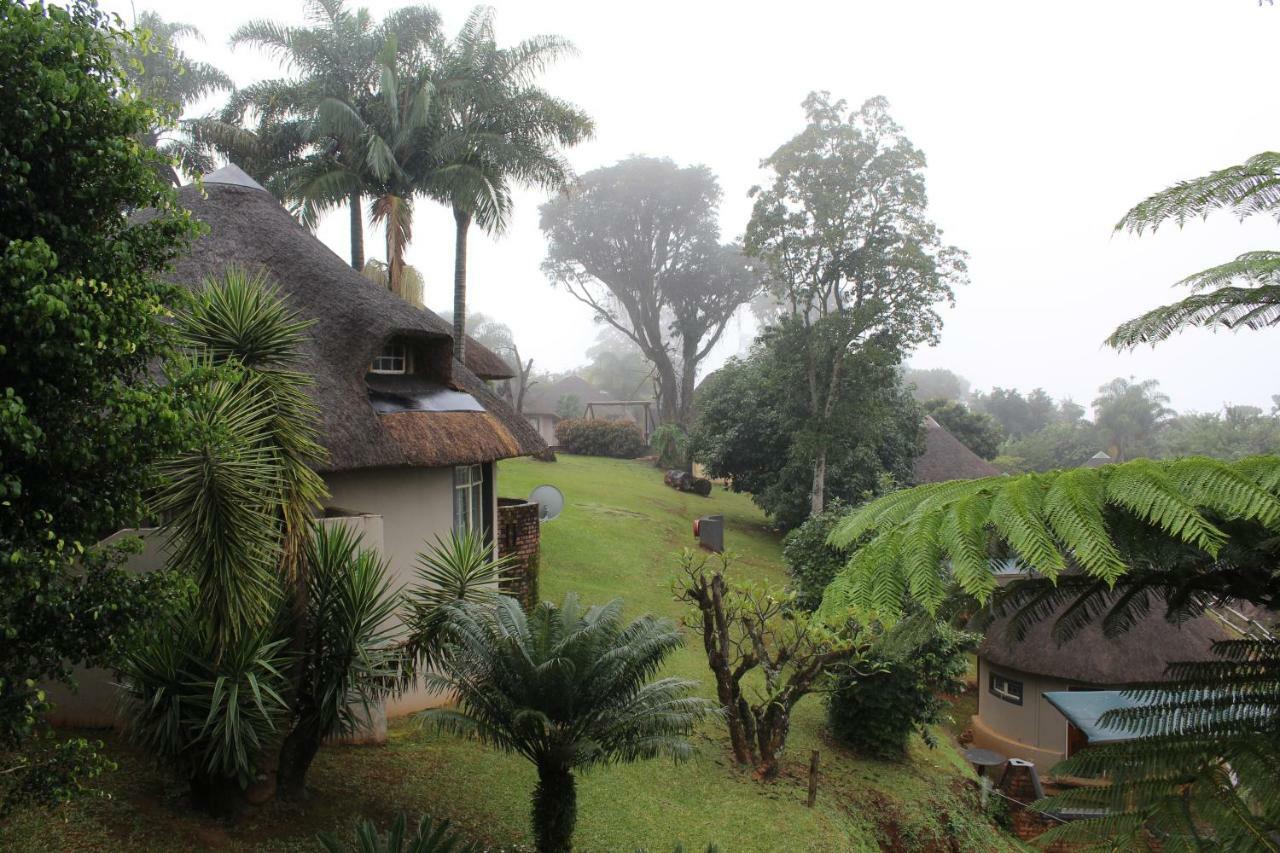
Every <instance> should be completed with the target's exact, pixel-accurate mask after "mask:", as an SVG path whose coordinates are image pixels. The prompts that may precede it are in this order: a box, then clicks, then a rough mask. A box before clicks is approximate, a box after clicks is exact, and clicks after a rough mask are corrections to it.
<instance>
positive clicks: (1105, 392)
mask: <svg viewBox="0 0 1280 853" xmlns="http://www.w3.org/2000/svg"><path fill="white" fill-rule="evenodd" d="M1168 402H1169V396H1168V395H1167V394H1164V393H1162V392H1161V391H1160V383H1159V381H1157V380H1155V379H1147V380H1144V381H1142V382H1135V381H1133V379H1132V378H1130V379H1125V378H1123V377H1118V378H1116V379H1112V380H1111V381H1110V382H1108V383H1107V384H1106V385H1103V386H1101V387H1100V388H1099V389H1098V397H1097V399H1095V400H1094V401H1093V408H1094V411H1095V413H1096V417H1095V418H1094V422H1095V423H1096V424H1097V426H1098V430H1099V431H1100V432H1101V434H1102V435H1103V436H1104V438H1105V440H1106V442H1107V451H1108V453H1109V455H1110V456H1111V458H1112V459H1114V460H1116V461H1117V462H1124V461H1127V460H1129V459H1132V458H1134V457H1135V456H1138V455H1141V454H1142V453H1144V452H1146V451H1148V450H1149V449H1150V443H1151V439H1152V438H1153V437H1154V436H1155V434H1156V431H1157V430H1159V429H1160V428H1161V427H1163V426H1164V425H1165V424H1166V423H1167V422H1168V420H1169V419H1170V418H1171V417H1173V416H1174V414H1176V413H1175V412H1174V411H1173V409H1170V408H1169V406H1168V405H1167V404H1168Z"/></svg>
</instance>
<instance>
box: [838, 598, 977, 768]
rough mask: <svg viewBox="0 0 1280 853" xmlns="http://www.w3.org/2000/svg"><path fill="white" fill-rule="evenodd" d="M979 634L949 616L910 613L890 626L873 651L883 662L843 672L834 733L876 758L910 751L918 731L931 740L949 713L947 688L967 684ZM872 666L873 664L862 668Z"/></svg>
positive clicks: (875, 660)
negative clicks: (940, 619)
mask: <svg viewBox="0 0 1280 853" xmlns="http://www.w3.org/2000/svg"><path fill="white" fill-rule="evenodd" d="M978 640H979V637H978V635H977V634H971V633H968V632H966V631H961V630H958V629H956V628H953V627H951V626H950V625H948V624H946V623H945V622H937V623H930V622H927V621H922V618H917V619H910V620H908V621H906V622H903V623H900V625H899V626H898V627H897V628H895V629H893V630H892V631H890V632H889V633H888V634H887V635H886V638H885V641H884V642H882V643H879V644H877V647H876V648H875V649H874V650H873V651H872V652H871V653H870V654H869V655H868V658H867V661H868V663H871V664H876V665H878V667H879V668H878V669H876V671H873V672H872V673H871V674H870V675H859V674H857V673H855V672H848V673H845V674H843V675H841V676H840V677H839V678H838V679H837V681H836V685H835V689H834V690H833V691H832V692H831V694H830V697H829V698H828V700H827V723H828V724H829V725H830V726H831V733H832V734H833V735H835V737H836V739H837V740H839V741H840V742H841V743H844V744H845V745H846V746H849V747H852V748H853V749H855V750H857V751H858V752H860V753H862V754H863V755H867V756H870V757H873V758H883V759H891V760H892V759H901V758H903V757H905V756H906V752H907V745H908V743H909V742H910V739H911V733H912V731H919V733H920V736H921V737H922V738H924V741H925V743H927V744H928V745H929V746H933V745H934V739H933V736H932V735H931V733H930V732H929V729H928V727H929V726H930V725H933V724H935V723H939V722H942V721H943V719H944V718H945V715H944V709H945V708H946V700H945V699H944V698H942V696H941V694H944V693H957V692H959V691H960V690H961V689H963V687H964V684H963V682H962V681H961V676H963V675H964V673H965V670H966V669H967V664H968V661H967V655H968V654H969V653H970V652H972V651H973V650H974V649H976V648H977V647H978ZM861 669H862V670H863V671H864V672H866V670H867V667H862V668H861Z"/></svg>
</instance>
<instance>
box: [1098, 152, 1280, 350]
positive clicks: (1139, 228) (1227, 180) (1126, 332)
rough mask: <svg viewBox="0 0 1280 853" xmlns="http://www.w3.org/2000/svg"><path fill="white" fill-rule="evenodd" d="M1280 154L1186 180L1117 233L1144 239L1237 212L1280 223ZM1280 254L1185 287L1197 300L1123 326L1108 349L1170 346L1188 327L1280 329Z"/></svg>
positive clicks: (1261, 254) (1135, 212) (1205, 275)
mask: <svg viewBox="0 0 1280 853" xmlns="http://www.w3.org/2000/svg"><path fill="white" fill-rule="evenodd" d="M1278 187H1280V154H1277V153H1275V152H1273V151H1266V152H1263V153H1262V154H1257V155H1255V156H1253V157H1250V158H1249V159H1248V160H1246V161H1245V162H1244V163H1242V164H1240V165H1238V166H1228V167H1227V168H1225V169H1220V170H1218V171H1216V172H1211V173H1209V174H1208V175H1205V176H1204V177H1201V178H1195V179H1192V180H1189V181H1182V182H1180V183H1177V184H1174V185H1173V186H1172V187H1169V188H1168V189H1166V190H1163V191H1161V192H1158V193H1156V194H1155V195H1153V196H1150V197H1149V198H1147V199H1144V200H1143V201H1142V202H1141V203H1139V204H1138V205H1137V206H1136V207H1134V208H1133V209H1132V210H1130V211H1129V212H1128V213H1127V214H1125V216H1124V218H1123V219H1121V220H1120V222H1119V224H1117V225H1116V230H1117V231H1125V230H1127V231H1131V232H1133V233H1135V234H1142V233H1144V232H1145V231H1147V230H1148V229H1150V230H1151V231H1153V232H1154V231H1155V230H1156V229H1157V228H1159V227H1160V225H1162V224H1164V223H1165V222H1168V221H1170V220H1172V221H1174V222H1175V223H1177V225H1178V226H1179V227H1182V225H1183V224H1185V223H1186V222H1187V221H1188V220H1191V219H1195V218H1197V217H1207V216H1208V215H1209V214H1210V213H1213V212H1214V211H1216V210H1230V211H1231V212H1232V213H1234V214H1235V215H1236V216H1238V217H1239V218H1240V219H1244V218H1245V217H1248V216H1254V215H1258V214H1264V215H1269V216H1273V217H1274V216H1277V210H1278V209H1280V207H1278V204H1277V202H1280V192H1277V188H1278ZM1278 271H1280V252H1275V251H1269V250H1262V251H1256V252H1246V253H1245V254H1243V255H1241V256H1239V257H1238V258H1236V259H1235V260H1233V261H1228V262H1226V263H1224V264H1220V265H1218V266H1215V267H1210V268H1209V269H1207V270H1202V271H1200V272H1198V273H1195V274H1194V275H1190V276H1187V277H1186V278H1184V279H1183V280H1182V281H1180V282H1178V284H1180V285H1184V286H1186V287H1188V288H1190V289H1191V290H1192V291H1194V292H1193V293H1192V295H1191V296H1188V297H1186V298H1185V299H1182V300H1180V301H1178V302H1174V303H1172V304H1170V305H1163V306H1161V307H1159V308H1155V309H1152V310H1151V311H1148V312H1147V313H1145V314H1143V315H1142V316H1140V317H1136V318H1134V319H1133V320H1130V321H1128V322H1127V323H1123V324H1121V325H1120V327H1119V328H1117V329H1116V330H1115V331H1114V332H1112V334H1111V337H1110V338H1108V339H1107V343H1108V344H1110V345H1111V346H1113V347H1117V348H1120V349H1132V348H1133V347H1136V346H1138V345H1139V344H1143V343H1149V344H1155V343H1158V342H1160V341H1163V340H1167V339H1168V338H1169V337H1171V336H1172V335H1173V334H1174V333H1175V332H1179V331H1181V330H1183V329H1186V328H1192V327H1200V328H1207V329H1219V328H1221V329H1239V328H1241V327H1244V328H1249V329H1263V328H1269V327H1272V326H1275V325H1276V324H1277V323H1280V281H1278V280H1277V273H1278Z"/></svg>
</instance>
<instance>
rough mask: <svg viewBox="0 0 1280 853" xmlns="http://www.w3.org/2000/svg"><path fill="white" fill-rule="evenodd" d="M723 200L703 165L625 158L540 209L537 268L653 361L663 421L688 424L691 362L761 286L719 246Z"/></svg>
mask: <svg viewBox="0 0 1280 853" xmlns="http://www.w3.org/2000/svg"><path fill="white" fill-rule="evenodd" d="M720 199H721V191H720V185H719V182H718V181H717V180H716V178H715V175H713V174H712V173H711V170H710V169H708V168H707V167H705V166H687V167H679V166H677V165H676V164H675V163H673V162H672V161H671V160H667V159H658V158H654V157H632V158H631V159H628V160H623V161H621V162H619V163H617V164H615V165H613V166H608V167H605V168H602V169H595V170H594V171H591V172H588V173H587V174H585V175H583V176H582V177H581V178H580V179H579V180H578V182H577V184H576V185H575V187H574V189H573V192H572V193H564V194H562V195H560V196H559V197H558V198H555V199H553V200H552V201H550V202H548V203H547V204H545V205H543V206H542V209H541V211H542V220H541V224H542V231H543V233H545V234H546V235H547V240H548V243H549V245H548V248H547V259H546V261H545V263H544V264H543V269H545V270H546V272H547V275H548V276H549V277H550V278H551V280H552V282H554V283H555V284H558V285H562V286H563V287H564V288H565V289H566V290H568V291H569V293H570V294H571V295H572V296H573V297H574V298H575V299H577V300H578V301H579V302H582V303H583V304H584V305H587V306H588V307H590V308H591V310H592V311H594V312H595V315H596V318H597V319H598V320H599V321H600V322H602V323H605V324H607V325H608V326H610V327H612V328H614V329H616V330H617V331H618V332H620V333H621V334H623V335H625V336H626V337H627V338H628V339H630V340H631V341H632V342H633V343H634V344H635V345H636V346H637V347H639V349H640V351H641V353H643V355H644V357H645V358H646V359H647V360H648V361H649V362H650V363H652V364H653V366H654V372H655V374H656V381H655V385H656V389H657V401H658V411H659V420H660V421H661V422H662V423H676V424H680V425H681V426H686V425H687V424H688V422H689V419H690V414H691V406H692V402H693V390H694V387H695V386H696V383H697V374H698V366H699V365H700V364H701V363H702V361H703V359H705V358H706V357H707V355H708V353H710V352H711V349H712V347H714V346H715V345H716V342H717V341H719V340H720V336H721V335H722V334H724V330H725V329H726V328H727V327H728V324H729V320H730V319H731V318H732V317H733V315H734V313H735V312H736V311H737V310H738V308H739V307H741V306H742V305H744V304H746V303H747V302H748V301H749V300H750V299H751V296H752V295H753V293H754V292H755V291H756V290H757V289H758V282H757V279H756V277H755V276H754V274H753V273H752V272H751V270H750V269H749V267H748V265H747V263H746V261H745V259H744V258H743V257H742V254H741V251H740V250H739V249H738V248H737V247H735V246H731V245H721V243H720V226H719V207H720Z"/></svg>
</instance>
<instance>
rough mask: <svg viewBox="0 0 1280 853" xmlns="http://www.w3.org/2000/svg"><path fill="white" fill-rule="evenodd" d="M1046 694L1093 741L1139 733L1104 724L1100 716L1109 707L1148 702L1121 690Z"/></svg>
mask: <svg viewBox="0 0 1280 853" xmlns="http://www.w3.org/2000/svg"><path fill="white" fill-rule="evenodd" d="M1044 698H1046V699H1048V700H1049V704H1051V705H1053V707H1055V708H1057V709H1058V710H1059V711H1061V712H1062V716H1064V717H1066V718H1067V720H1068V721H1069V722H1070V723H1071V725H1073V726H1075V727H1076V728H1077V729H1079V730H1080V731H1082V732H1084V736H1085V738H1087V739H1088V741H1089V743H1091V744H1095V743H1116V742H1117V741H1122V740H1133V739H1134V738H1135V737H1137V735H1136V734H1135V733H1134V732H1132V731H1130V730H1128V729H1122V728H1119V727H1116V726H1104V725H1101V724H1100V723H1099V722H1098V719H1099V718H1100V717H1101V716H1102V715H1103V714H1105V713H1107V712H1108V711H1117V710H1120V709H1123V708H1137V707H1140V706H1142V705H1145V704H1148V703H1146V702H1142V701H1139V700H1137V699H1134V698H1132V697H1129V696H1126V695H1125V694H1124V692H1123V691H1121V690H1054V691H1051V692H1049V693H1046V694H1044Z"/></svg>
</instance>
